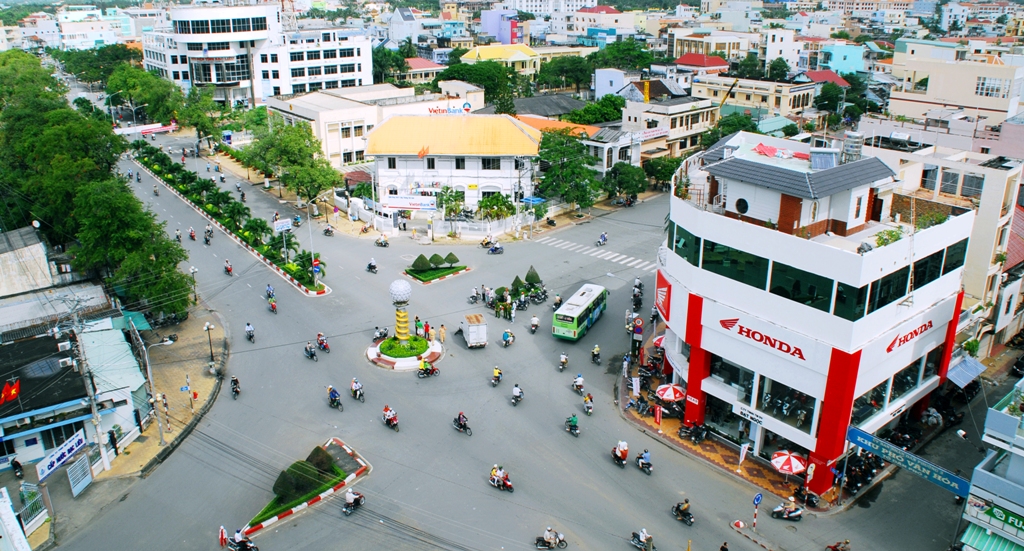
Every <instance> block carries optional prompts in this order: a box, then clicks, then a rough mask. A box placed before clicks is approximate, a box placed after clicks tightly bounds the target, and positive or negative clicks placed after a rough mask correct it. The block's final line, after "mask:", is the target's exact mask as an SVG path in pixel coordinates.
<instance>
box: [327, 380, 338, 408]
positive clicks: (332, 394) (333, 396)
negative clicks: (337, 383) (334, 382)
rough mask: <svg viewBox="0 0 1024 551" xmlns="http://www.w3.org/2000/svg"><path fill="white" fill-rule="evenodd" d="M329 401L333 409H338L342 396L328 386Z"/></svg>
mask: <svg viewBox="0 0 1024 551" xmlns="http://www.w3.org/2000/svg"><path fill="white" fill-rule="evenodd" d="M327 401H328V403H330V404H331V407H332V408H334V407H338V404H339V403H341V394H339V393H338V390H337V389H335V388H334V387H333V386H331V385H327Z"/></svg>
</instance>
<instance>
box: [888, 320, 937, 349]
mask: <svg viewBox="0 0 1024 551" xmlns="http://www.w3.org/2000/svg"><path fill="white" fill-rule="evenodd" d="M932 327H934V325H932V320H928V321H926V322H924V323H922V324H921V325H919V326H918V327H915V328H914V329H912V330H911V331H909V332H907V333H902V334H901V333H896V338H894V339H893V340H892V342H891V343H889V346H888V347H887V348H886V349H885V353H886V354H890V353H892V351H893V350H895V349H897V348H899V347H901V346H903V345H904V344H907V343H908V342H910V341H912V340H914V339H916V338H917V337H919V336H921V335H923V334H924V333H926V332H928V331H929V330H931V328H932Z"/></svg>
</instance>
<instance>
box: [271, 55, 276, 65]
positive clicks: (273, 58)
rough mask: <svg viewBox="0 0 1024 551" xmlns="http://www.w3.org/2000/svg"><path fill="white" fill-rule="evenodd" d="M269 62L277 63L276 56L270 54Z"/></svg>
mask: <svg viewBox="0 0 1024 551" xmlns="http://www.w3.org/2000/svg"><path fill="white" fill-rule="evenodd" d="M270 62H271V63H277V54H270Z"/></svg>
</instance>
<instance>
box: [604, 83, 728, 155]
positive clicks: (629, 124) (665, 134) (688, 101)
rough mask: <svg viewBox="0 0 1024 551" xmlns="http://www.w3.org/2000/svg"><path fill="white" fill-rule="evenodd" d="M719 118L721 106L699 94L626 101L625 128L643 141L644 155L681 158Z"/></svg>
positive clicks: (623, 127) (623, 123) (623, 122)
mask: <svg viewBox="0 0 1024 551" xmlns="http://www.w3.org/2000/svg"><path fill="white" fill-rule="evenodd" d="M634 84H636V83H634ZM717 120H718V107H717V106H715V105H714V104H713V103H712V101H711V100H710V99H704V97H702V96H700V95H699V94H696V95H694V96H685V97H676V98H668V99H661V100H657V99H653V98H652V99H651V100H650V101H648V102H644V101H630V100H626V106H625V107H624V108H623V109H622V127H621V128H622V130H623V131H625V132H633V133H634V134H636V135H637V138H638V139H639V141H640V142H642V144H643V146H642V152H641V155H642V158H645V159H646V158H649V157H651V156H659V157H660V156H662V155H652V152H658V153H663V154H664V155H666V156H671V157H681V156H684V155H685V154H686V153H688V152H690V151H693V150H694V149H696V148H697V147H699V146H700V135H701V134H703V133H704V132H707V131H708V130H710V129H712V128H714V127H715V123H716V122H717Z"/></svg>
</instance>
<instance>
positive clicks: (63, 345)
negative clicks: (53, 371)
mask: <svg viewBox="0 0 1024 551" xmlns="http://www.w3.org/2000/svg"><path fill="white" fill-rule="evenodd" d="M57 350H58V351H60V352H67V351H68V350H71V343H70V342H68V341H64V342H59V343H57Z"/></svg>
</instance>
